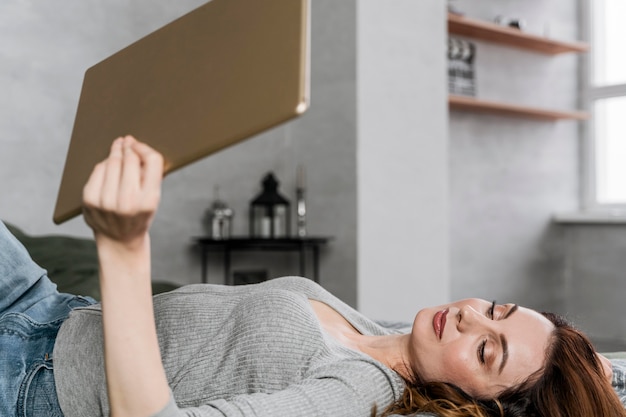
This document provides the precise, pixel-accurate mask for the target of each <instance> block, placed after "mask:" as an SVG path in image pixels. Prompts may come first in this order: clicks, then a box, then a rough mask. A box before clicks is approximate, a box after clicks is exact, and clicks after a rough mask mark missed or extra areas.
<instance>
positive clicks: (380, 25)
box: [357, 0, 450, 320]
mask: <svg viewBox="0 0 626 417" xmlns="http://www.w3.org/2000/svg"><path fill="white" fill-rule="evenodd" d="M358 5H359V8H358V16H359V19H358V34H359V36H358V49H357V50H358V77H357V79H358V106H359V107H358V118H357V119H358V133H359V134H358V146H357V148H358V149H357V154H358V155H359V157H358V190H359V192H358V202H359V203H358V218H359V227H358V232H359V235H358V277H359V280H358V284H359V286H358V294H359V307H361V308H362V309H363V311H364V313H365V314H367V315H370V316H371V317H378V318H384V319H388V320H410V319H411V318H412V317H413V315H414V314H415V312H416V311H417V310H418V309H419V308H420V307H424V306H427V305H433V304H442V303H444V302H447V301H448V299H449V296H450V293H449V289H450V287H449V240H448V238H449V226H448V225H449V215H448V210H449V206H448V203H449V192H448V191H449V190H448V140H447V137H448V111H447V102H446V61H445V56H444V54H443V53H442V49H441V47H440V45H441V42H433V39H444V38H445V36H446V33H445V32H446V25H445V4H444V3H443V2H440V1H438V0H429V1H419V2H416V1H414V0H394V1H393V7H389V2H388V1H383V0H361V1H360V2H359V3H358Z"/></svg>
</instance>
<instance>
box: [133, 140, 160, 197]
mask: <svg viewBox="0 0 626 417" xmlns="http://www.w3.org/2000/svg"><path fill="white" fill-rule="evenodd" d="M132 147H133V150H134V151H135V152H136V153H137V155H138V156H139V158H140V159H141V161H142V163H143V177H142V180H141V181H142V184H141V189H142V192H143V198H144V201H145V203H146V204H147V205H148V206H153V205H155V204H158V201H159V198H160V195H161V183H162V181H163V156H162V155H161V154H160V153H159V152H157V151H155V150H154V149H152V148H151V147H150V146H148V145H146V144H145V143H142V142H138V141H134V142H133V143H132Z"/></svg>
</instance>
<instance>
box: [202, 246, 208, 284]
mask: <svg viewBox="0 0 626 417" xmlns="http://www.w3.org/2000/svg"><path fill="white" fill-rule="evenodd" d="M200 253H201V260H200V263H201V268H202V282H203V283H205V284H206V283H207V282H209V276H208V271H207V262H208V259H207V249H206V248H205V247H204V245H202V246H201V247H200Z"/></svg>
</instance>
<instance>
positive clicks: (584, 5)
mask: <svg viewBox="0 0 626 417" xmlns="http://www.w3.org/2000/svg"><path fill="white" fill-rule="evenodd" d="M592 1H593V0H583V1H581V10H580V16H581V32H582V36H583V39H584V40H585V41H586V42H588V43H589V45H590V52H588V53H586V54H585V55H584V56H583V59H582V65H581V67H582V71H581V73H582V77H581V78H582V104H583V108H584V109H585V110H586V111H587V112H588V113H589V115H590V117H589V119H588V120H587V121H586V122H584V123H583V129H582V134H583V141H582V143H583V152H582V154H583V161H582V173H583V181H582V194H583V196H582V209H583V211H590V212H596V213H607V214H615V213H623V212H626V202H624V203H601V202H600V201H599V199H598V189H597V178H598V166H597V159H596V157H597V149H598V140H597V138H596V135H595V132H596V126H595V120H596V115H595V102H596V101H598V100H601V99H607V98H612V97H626V83H624V84H612V85H603V86H595V85H594V84H593V80H594V75H595V74H594V68H595V65H594V64H595V62H594V54H593V50H594V47H595V39H594V36H593V34H594V31H593V29H594V27H593V25H594V22H595V16H594V7H593V6H592V4H591V3H592Z"/></svg>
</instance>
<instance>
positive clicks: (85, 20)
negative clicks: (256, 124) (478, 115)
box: [0, 0, 356, 304]
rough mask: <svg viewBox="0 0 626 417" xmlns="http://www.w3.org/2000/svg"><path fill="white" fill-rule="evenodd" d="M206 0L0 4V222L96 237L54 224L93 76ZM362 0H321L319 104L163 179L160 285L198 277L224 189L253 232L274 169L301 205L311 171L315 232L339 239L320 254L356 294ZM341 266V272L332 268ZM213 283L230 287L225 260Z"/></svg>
mask: <svg viewBox="0 0 626 417" xmlns="http://www.w3.org/2000/svg"><path fill="white" fill-rule="evenodd" d="M202 3H204V1H200V0H183V1H178V2H169V1H154V0H149V1H148V0H132V1H131V0H111V1H107V2H97V1H94V0H62V1H61V2H54V3H51V2H33V1H21V0H6V1H2V2H1V3H0V62H2V65H0V90H1V91H2V92H3V94H2V95H1V96H0V115H1V116H0V195H2V198H1V199H0V217H1V218H3V219H6V220H8V221H11V222H14V223H16V224H17V225H19V226H21V227H23V228H24V229H25V230H26V231H27V232H30V233H33V234H42V233H66V234H76V235H85V236H88V235H89V230H88V229H87V228H86V227H85V226H84V224H83V221H82V219H80V218H78V219H74V220H72V221H70V222H68V223H66V224H64V225H62V226H59V227H57V226H55V225H53V224H52V221H51V217H52V211H53V207H54V203H55V199H56V192H57V189H58V184H59V181H60V175H61V171H62V168H63V163H64V160H65V154H66V151H67V146H68V143H69V137H70V134H71V130H72V126H73V119H74V114H75V111H76V106H77V102H78V97H79V93H80V86H81V83H82V77H83V73H84V71H85V70H86V69H87V68H88V67H90V66H91V65H93V64H95V63H97V62H98V61H100V60H102V59H104V58H106V57H107V56H108V55H110V54H112V53H114V52H116V51H117V50H119V49H121V48H123V47H124V46H126V45H128V44H130V43H132V42H134V41H135V40H137V39H139V38H140V37H142V36H144V35H145V34H148V33H150V32H151V31H153V30H155V29H157V28H159V27H160V26H162V25H164V24H166V23H167V22H169V21H171V20H173V19H174V18H176V17H179V16H181V15H182V14H184V13H186V12H188V11H190V10H192V9H193V8H195V7H197V6H199V5H200V4H202ZM354 8H355V2H354V1H342V2H335V1H331V0H315V1H313V2H312V11H313V19H312V56H313V61H312V107H311V109H310V110H309V111H308V112H307V113H306V114H305V115H304V116H303V117H301V118H299V119H298V120H296V121H293V122H290V123H288V124H286V125H284V126H281V127H279V128H276V129H273V130H272V131H269V132H267V133H265V134H262V135H260V136H259V137H257V138H254V139H253V140H250V141H247V142H244V143H243V144H241V145H238V146H236V147H233V148H229V149H226V150H223V151H221V152H219V153H218V154H216V155H213V156H211V157H209V158H207V159H205V160H203V161H200V162H197V163H195V164H193V165H191V166H189V167H188V168H185V169H183V170H180V171H177V172H175V173H174V174H172V175H171V176H170V177H168V178H167V179H166V181H165V183H164V190H163V202H162V206H161V209H160V211H159V213H158V215H157V219H156V222H155V224H154V227H153V263H154V267H153V269H154V275H155V278H157V279H164V280H172V281H176V282H179V283H192V282H199V280H200V266H199V256H198V253H197V252H196V250H195V249H194V247H193V246H192V245H191V238H192V237H193V236H197V235H199V234H202V233H203V231H202V227H201V221H202V218H203V215H204V211H205V210H206V208H207V207H208V206H209V204H210V202H211V200H212V198H213V188H214V186H215V185H219V186H220V190H221V192H220V194H221V197H222V198H223V199H224V200H226V201H227V202H228V203H229V204H230V205H232V206H233V208H234V209H235V212H236V215H235V220H234V232H235V233H236V234H244V233H247V227H248V224H247V209H248V203H249V201H250V200H251V199H252V198H253V197H254V196H255V195H256V194H257V193H258V192H259V189H260V188H259V183H260V179H261V177H262V176H263V175H264V174H265V173H266V172H268V171H274V172H275V173H276V175H277V177H278V179H279V180H280V181H281V191H282V192H283V193H284V194H285V195H286V196H287V197H288V198H292V199H293V198H294V194H295V190H294V187H295V180H296V167H297V165H298V164H299V163H303V164H305V166H306V170H307V182H308V184H307V185H308V192H309V193H308V204H309V217H308V220H309V232H310V233H311V234H316V235H329V236H334V237H335V239H334V240H333V242H332V245H330V247H329V248H328V250H327V251H324V252H323V254H322V270H321V275H322V281H323V284H324V285H325V286H327V287H328V288H329V289H330V290H331V291H333V292H335V293H336V294H337V295H338V296H340V297H342V298H344V299H345V300H346V301H347V302H349V303H352V304H354V303H355V298H356V237H355V236H356V230H355V222H356V219H355V212H356V159H355V158H356V156H355V140H356V139H355V137H356V131H355V130H356V128H355V118H356V110H355V108H356V103H355V94H356V93H355V82H356V81H355V49H354V45H355V39H354V38H355V31H356V29H355V12H354ZM265 258H267V259H268V260H270V261H273V262H274V263H275V264H276V265H277V266H276V268H272V269H270V271H269V273H270V275H271V276H274V275H282V274H289V273H293V272H294V271H296V270H297V269H295V268H296V267H297V259H296V258H294V257H289V256H285V255H284V254H270V253H268V254H266V255H263V256H256V257H255V256H252V255H250V256H246V255H245V254H242V255H241V256H239V257H237V259H236V260H234V262H238V263H236V264H234V265H233V269H235V270H237V269H258V268H262V267H264V265H265V262H263V263H260V262H261V261H264V260H265ZM331 271H332V272H331ZM210 272H211V275H210V279H211V281H212V282H221V280H222V275H221V274H222V272H221V269H220V268H219V263H217V264H214V265H213V267H212V269H211V271H210Z"/></svg>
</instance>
